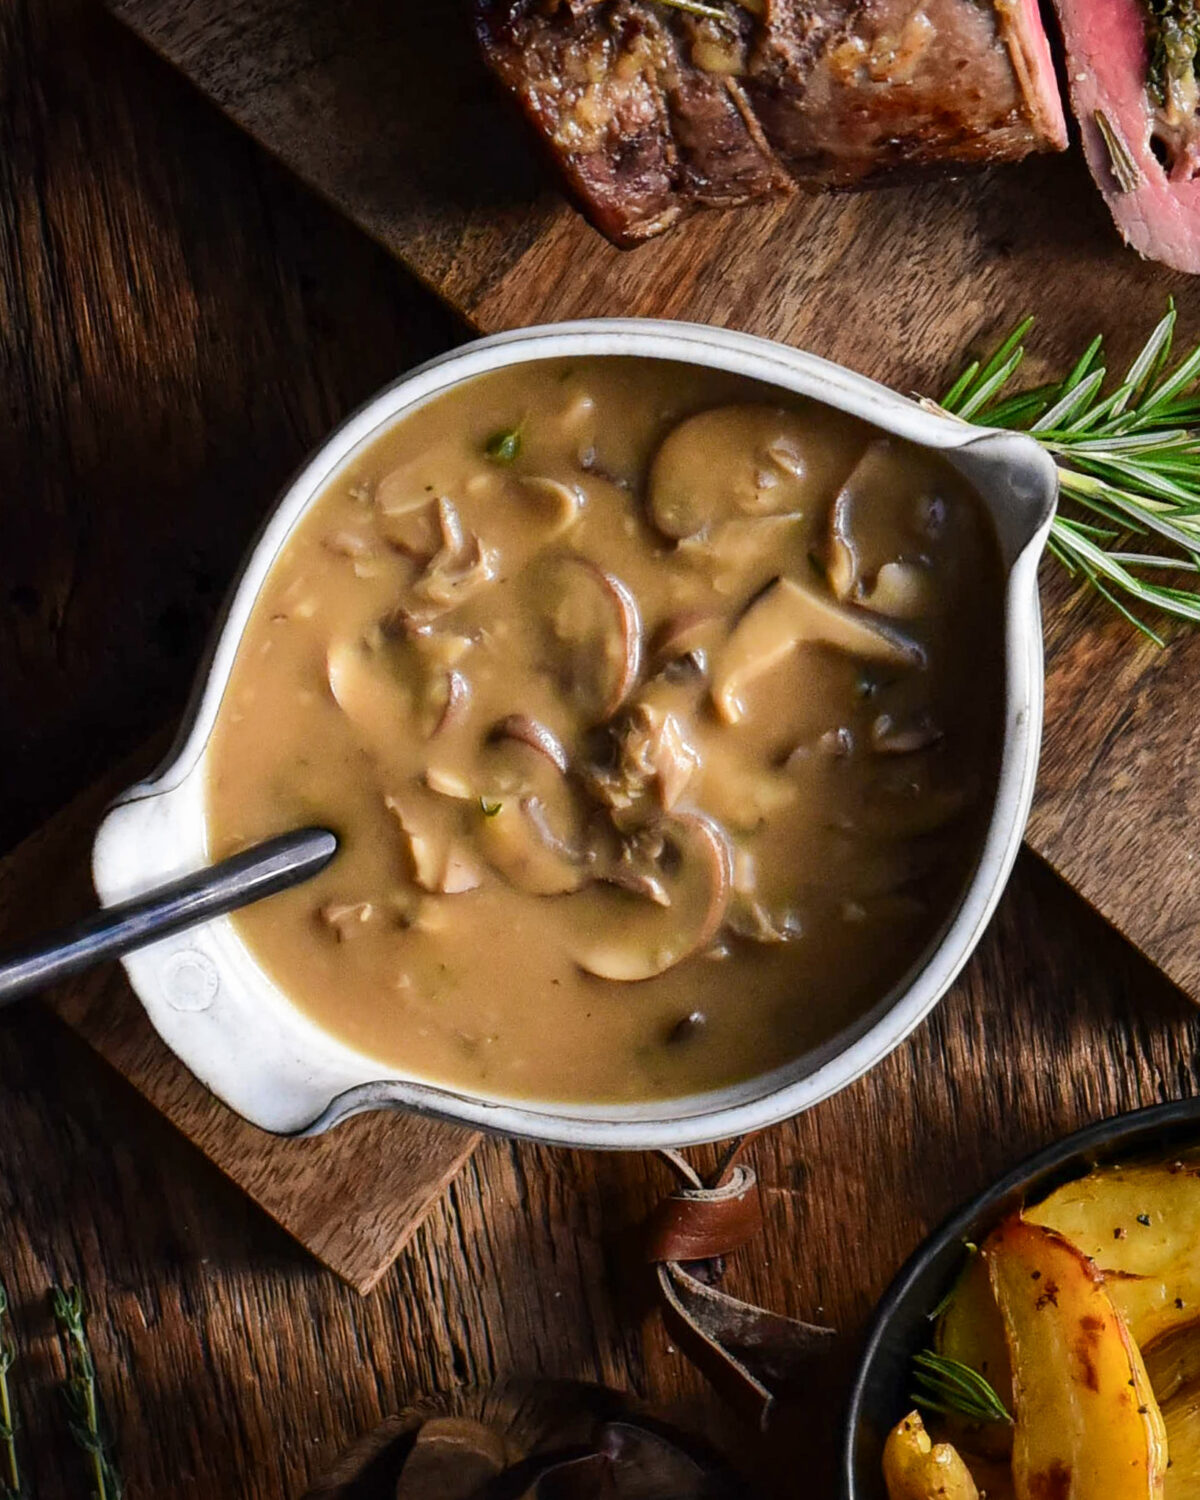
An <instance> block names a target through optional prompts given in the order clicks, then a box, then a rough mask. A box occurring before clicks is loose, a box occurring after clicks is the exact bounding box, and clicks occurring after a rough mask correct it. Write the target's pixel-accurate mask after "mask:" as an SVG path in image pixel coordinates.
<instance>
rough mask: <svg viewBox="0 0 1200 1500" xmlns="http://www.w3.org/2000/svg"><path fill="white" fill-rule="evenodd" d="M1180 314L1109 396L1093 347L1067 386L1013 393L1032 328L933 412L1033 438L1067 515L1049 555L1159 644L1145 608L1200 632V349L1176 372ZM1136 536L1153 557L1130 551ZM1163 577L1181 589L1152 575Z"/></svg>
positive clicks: (1095, 344)
mask: <svg viewBox="0 0 1200 1500" xmlns="http://www.w3.org/2000/svg"><path fill="white" fill-rule="evenodd" d="M1175 322H1176V311H1175V304H1174V302H1173V301H1170V302H1168V305H1167V311H1166V314H1165V316H1164V317H1163V318H1162V319H1161V320H1160V321H1159V323H1158V324H1157V325H1156V327H1155V328H1154V330H1153V332H1152V333H1151V334H1150V337H1149V338H1148V339H1147V340H1146V343H1145V345H1144V346H1143V348H1142V350H1141V352H1140V353H1139V354H1138V356H1137V358H1136V359H1135V360H1134V361H1133V363H1132V365H1130V367H1129V370H1128V371H1127V372H1126V374H1125V376H1124V378H1123V379H1122V380H1121V381H1120V382H1119V383H1118V384H1116V385H1115V386H1113V388H1112V389H1111V390H1108V391H1107V392H1105V385H1106V383H1107V381H1108V370H1107V368H1106V366H1105V364H1104V345H1103V341H1102V339H1101V338H1100V337H1096V338H1094V339H1093V340H1092V342H1091V343H1090V344H1089V345H1088V347H1087V348H1086V349H1085V350H1084V351H1083V353H1082V354H1081V355H1080V356H1079V358H1078V359H1077V360H1076V362H1075V364H1074V366H1073V367H1072V369H1071V371H1070V373H1069V374H1068V375H1067V376H1066V378H1065V379H1063V380H1061V381H1057V382H1052V383H1050V384H1048V385H1040V386H1037V387H1035V388H1033V389H1030V390H1025V391H1018V392H1016V393H1015V394H1010V393H1009V390H1008V388H1009V386H1010V383H1011V381H1012V378H1013V376H1014V375H1015V374H1016V372H1017V370H1018V368H1019V367H1020V365H1021V362H1022V360H1023V358H1024V354H1025V338H1026V335H1027V334H1028V333H1029V330H1030V329H1031V328H1032V326H1033V319H1032V318H1026V319H1024V320H1023V321H1022V322H1021V323H1020V324H1018V326H1017V327H1016V328H1015V329H1014V330H1013V331H1012V333H1011V334H1009V336H1008V337H1007V338H1006V339H1005V340H1004V341H1003V342H1002V343H1001V344H1000V346H999V347H998V348H997V349H996V350H995V352H994V353H993V354H992V355H991V356H990V357H989V358H988V359H987V360H985V361H982V362H981V361H979V360H975V361H972V362H971V363H970V364H968V365H967V366H966V368H965V369H964V370H963V372H962V374H961V375H960V376H959V377H958V379H957V380H956V381H955V382H954V384H953V385H952V386H951V387H950V389H949V390H948V391H947V392H946V394H945V396H943V398H942V400H941V401H940V402H939V403H937V404H938V405H940V406H941V407H942V409H943V410H945V411H948V412H951V413H953V414H954V415H955V416H959V417H962V418H963V419H964V420H965V421H970V422H975V423H978V424H979V425H981V426H984V427H1005V428H1009V429H1011V430H1013V431H1018V432H1027V433H1029V435H1030V436H1031V437H1033V438H1034V439H1036V441H1037V442H1039V443H1040V444H1041V445H1042V447H1043V448H1045V449H1046V450H1047V452H1048V453H1050V454H1051V455H1052V457H1053V458H1054V461H1055V463H1056V464H1057V465H1058V471H1059V486H1060V508H1059V512H1058V514H1057V515H1056V516H1055V517H1054V520H1053V522H1052V524H1051V528H1050V538H1049V541H1048V543H1047V550H1048V551H1049V552H1050V554H1051V556H1053V557H1055V558H1056V559H1057V560H1058V561H1059V562H1060V563H1062V565H1063V566H1064V567H1065V568H1066V569H1067V571H1068V572H1069V573H1071V574H1073V575H1074V576H1075V577H1077V578H1080V579H1081V580H1083V581H1084V582H1086V583H1087V584H1089V585H1090V586H1091V587H1092V588H1094V589H1095V590H1096V591H1097V593H1099V594H1101V595H1102V596H1103V597H1104V598H1105V599H1107V600H1108V602H1109V603H1110V604H1111V605H1113V607H1114V608H1115V609H1117V610H1119V611H1120V613H1121V614H1123V615H1124V616H1125V617H1126V619H1128V620H1129V621H1130V622H1131V623H1132V624H1133V625H1135V626H1137V628H1138V629H1139V630H1140V631H1142V633H1143V634H1145V635H1147V636H1149V637H1150V639H1151V640H1153V641H1155V642H1156V643H1157V644H1158V645H1160V646H1161V645H1162V644H1163V642H1162V637H1161V636H1160V635H1159V634H1158V632H1157V631H1156V630H1154V629H1153V628H1152V627H1151V626H1150V625H1148V624H1147V623H1146V622H1145V621H1144V620H1143V619H1142V618H1141V615H1140V614H1139V613H1138V611H1139V609H1140V608H1142V607H1145V608H1149V609H1154V610H1158V611H1160V612H1161V613H1163V614H1166V615H1170V616H1173V617H1174V618H1175V619H1180V620H1188V621H1191V622H1200V584H1196V585H1192V584H1189V583H1188V581H1187V580H1188V579H1189V578H1193V577H1195V575H1197V574H1200V347H1197V348H1195V349H1193V350H1192V351H1191V352H1190V353H1189V354H1188V355H1186V356H1185V357H1184V358H1183V359H1181V360H1179V361H1178V362H1177V363H1175V364H1174V365H1172V363H1171V353H1172V345H1173V342H1174V336H1175ZM1131 537H1144V538H1146V539H1147V540H1148V542H1149V543H1150V546H1151V547H1153V548H1154V549H1155V550H1150V549H1149V548H1142V547H1139V548H1138V549H1136V550H1130V549H1129V548H1128V546H1127V543H1128V541H1129V539H1130V538H1131ZM1164 570H1166V571H1168V572H1170V573H1173V574H1175V575H1176V578H1175V580H1174V581H1173V582H1162V581H1160V580H1159V578H1155V577H1153V576H1151V577H1145V576H1144V575H1145V574H1146V573H1150V574H1152V575H1153V574H1155V573H1157V574H1159V575H1160V576H1161V574H1162V573H1163V571H1164Z"/></svg>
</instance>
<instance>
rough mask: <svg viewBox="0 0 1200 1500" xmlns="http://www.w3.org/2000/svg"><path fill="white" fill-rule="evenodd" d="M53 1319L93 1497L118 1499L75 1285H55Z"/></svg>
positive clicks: (72, 1424) (72, 1422) (71, 1422)
mask: <svg viewBox="0 0 1200 1500" xmlns="http://www.w3.org/2000/svg"><path fill="white" fill-rule="evenodd" d="M50 1305H51V1309H52V1311H53V1313H54V1322H55V1324H56V1326H57V1328H58V1332H59V1337H60V1338H61V1339H62V1344H63V1352H64V1354H65V1356H66V1361H67V1378H66V1380H65V1381H64V1382H63V1387H62V1390H63V1398H64V1400H65V1402H66V1406H67V1425H68V1427H69V1428H70V1431H71V1436H72V1437H73V1438H74V1439H75V1442H76V1443H77V1444H78V1446H79V1447H80V1448H81V1449H82V1450H83V1452H84V1454H85V1455H86V1457H87V1460H88V1466H89V1474H90V1478H91V1484H92V1500H120V1496H121V1480H120V1477H119V1476H118V1474H117V1472H116V1470H115V1469H114V1467H113V1463H112V1459H111V1457H110V1455H109V1446H110V1445H109V1440H108V1437H107V1434H106V1432H105V1429H104V1418H103V1413H102V1412H101V1409H100V1397H99V1393H98V1391H97V1389H96V1366H95V1362H94V1361H93V1359H92V1351H91V1347H90V1345H89V1344H88V1339H87V1327H86V1321H85V1314H84V1305H83V1293H82V1292H81V1291H80V1290H79V1288H78V1287H77V1286H72V1287H67V1288H66V1289H64V1288H62V1287H60V1286H56V1287H54V1288H53V1289H52V1291H51V1293H50Z"/></svg>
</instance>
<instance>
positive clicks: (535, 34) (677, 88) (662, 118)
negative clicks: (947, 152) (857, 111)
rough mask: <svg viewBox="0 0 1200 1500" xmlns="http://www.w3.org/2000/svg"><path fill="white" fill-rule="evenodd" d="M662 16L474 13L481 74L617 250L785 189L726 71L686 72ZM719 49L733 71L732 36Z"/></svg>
mask: <svg viewBox="0 0 1200 1500" xmlns="http://www.w3.org/2000/svg"><path fill="white" fill-rule="evenodd" d="M663 10H664V8H663V7H661V6H659V5H657V4H655V3H654V0H646V3H636V0H615V3H608V0H481V3H479V4H477V6H476V18H477V28H478V32H479V37H480V40H481V42H482V44H483V49H484V52H485V55H486V56H487V59H488V61H489V63H490V64H491V66H492V67H493V69H494V70H495V71H496V73H497V74H498V75H499V77H500V79H501V80H502V81H503V83H504V84H505V85H506V87H507V88H509V89H510V90H511V91H512V93H513V94H514V95H516V97H517V98H518V99H519V100H520V103H521V105H522V108H523V109H524V111H525V113H526V115H527V116H528V117H529V119H530V120H531V121H532V122H533V124H534V125H535V126H536V127H537V129H538V131H539V132H540V133H541V135H542V137H543V140H544V141H545V144H546V145H547V147H548V148H549V150H550V152H551V154H552V156H553V157H554V159H555V160H556V161H557V163H558V165H559V167H560V168H561V170H562V171H563V173H564V175H565V176H566V179H567V182H568V184H569V185H570V187H571V188H572V189H573V190H574V192H575V194H576V196H577V197H578V198H579V200H580V202H581V203H582V205H583V207H584V209H585V210H586V212H587V213H588V215H589V217H590V218H591V219H592V221H593V222H594V223H595V225H596V227H597V228H598V229H600V230H601V231H602V232H603V233H604V234H606V235H608V237H609V238H610V239H611V240H614V241H615V242H616V243H617V244H619V245H633V244H637V243H638V241H640V240H644V239H647V238H649V237H650V236H651V235H654V234H658V233H659V232H660V231H661V230H663V229H666V228H667V226H668V225H670V224H673V223H674V222H675V221H676V219H678V218H679V217H680V216H681V215H682V214H684V213H686V212H688V211H689V210H690V209H693V208H698V207H702V206H705V205H709V206H714V207H717V206H719V207H729V206H733V205H735V204H739V203H747V202H750V201H751V200H753V199H755V198H761V197H764V196H767V195H769V194H772V193H780V192H787V191H789V190H790V187H791V184H790V181H789V179H788V177H787V175H786V173H784V172H783V171H782V169H781V168H780V167H779V165H778V163H777V162H776V160H775V157H774V155H773V153H772V152H771V149H770V147H769V146H768V145H767V144H766V142H765V141H764V139H763V137H762V132H761V130H760V129H759V126H758V122H757V120H756V119H755V118H754V115H753V113H752V111H751V110H750V108H749V106H748V105H747V103H746V100H745V96H744V94H743V93H742V89H741V86H740V84H739V83H738V81H737V78H736V76H734V70H733V65H732V64H729V65H727V68H726V70H722V69H720V68H717V69H715V70H712V71H710V70H709V69H707V68H701V67H697V66H696V65H695V64H694V63H693V62H692V61H691V60H690V58H689V57H687V56H686V55H685V51H684V48H685V46H687V45H688V43H689V42H691V41H692V40H693V38H692V37H691V36H689V35H688V33H687V31H686V30H685V29H684V28H683V27H680V26H678V25H674V24H672V20H673V18H672V17H671V15H670V14H669V13H668V14H666V15H664V13H663ZM688 19H691V18H688ZM743 24H748V22H744V23H743ZM717 42H718V44H719V45H721V46H724V47H725V48H726V49H728V52H731V53H733V54H735V61H736V62H738V63H739V64H740V58H741V55H742V53H743V50H744V46H745V43H744V39H743V38H742V36H741V35H740V33H736V34H730V35H725V34H724V30H722V34H721V35H720V36H719V37H718V39H717Z"/></svg>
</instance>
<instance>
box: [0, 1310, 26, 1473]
mask: <svg viewBox="0 0 1200 1500" xmlns="http://www.w3.org/2000/svg"><path fill="white" fill-rule="evenodd" d="M0 1327H2V1328H3V1332H2V1333H0V1469H2V1470H3V1476H4V1477H3V1479H0V1500H20V1497H21V1496H22V1495H23V1494H24V1493H25V1490H24V1487H23V1486H22V1483H21V1468H20V1465H19V1464H18V1462H17V1419H16V1415H15V1413H14V1411H13V1404H12V1394H11V1392H10V1391H9V1388H8V1372H9V1371H10V1370H11V1369H12V1367H13V1365H14V1364H15V1363H16V1360H17V1345H16V1341H15V1340H14V1339H13V1336H12V1330H11V1328H10V1326H9V1305H8V1288H7V1287H6V1286H5V1285H4V1282H3V1281H2V1280H0Z"/></svg>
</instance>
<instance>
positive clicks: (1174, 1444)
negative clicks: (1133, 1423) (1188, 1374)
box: [1162, 1382, 1200, 1500]
mask: <svg viewBox="0 0 1200 1500" xmlns="http://www.w3.org/2000/svg"><path fill="white" fill-rule="evenodd" d="M1162 1418H1163V1427H1164V1428H1165V1429H1166V1434H1167V1452H1168V1454H1169V1455H1170V1465H1169V1466H1168V1468H1167V1482H1166V1487H1165V1489H1164V1492H1163V1493H1164V1497H1165V1500H1196V1496H1197V1495H1200V1382H1197V1383H1195V1384H1192V1385H1186V1386H1183V1387H1181V1388H1180V1389H1179V1390H1178V1391H1176V1392H1175V1394H1174V1395H1173V1396H1172V1397H1171V1399H1170V1400H1169V1401H1166V1402H1164V1403H1163V1408H1162Z"/></svg>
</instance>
